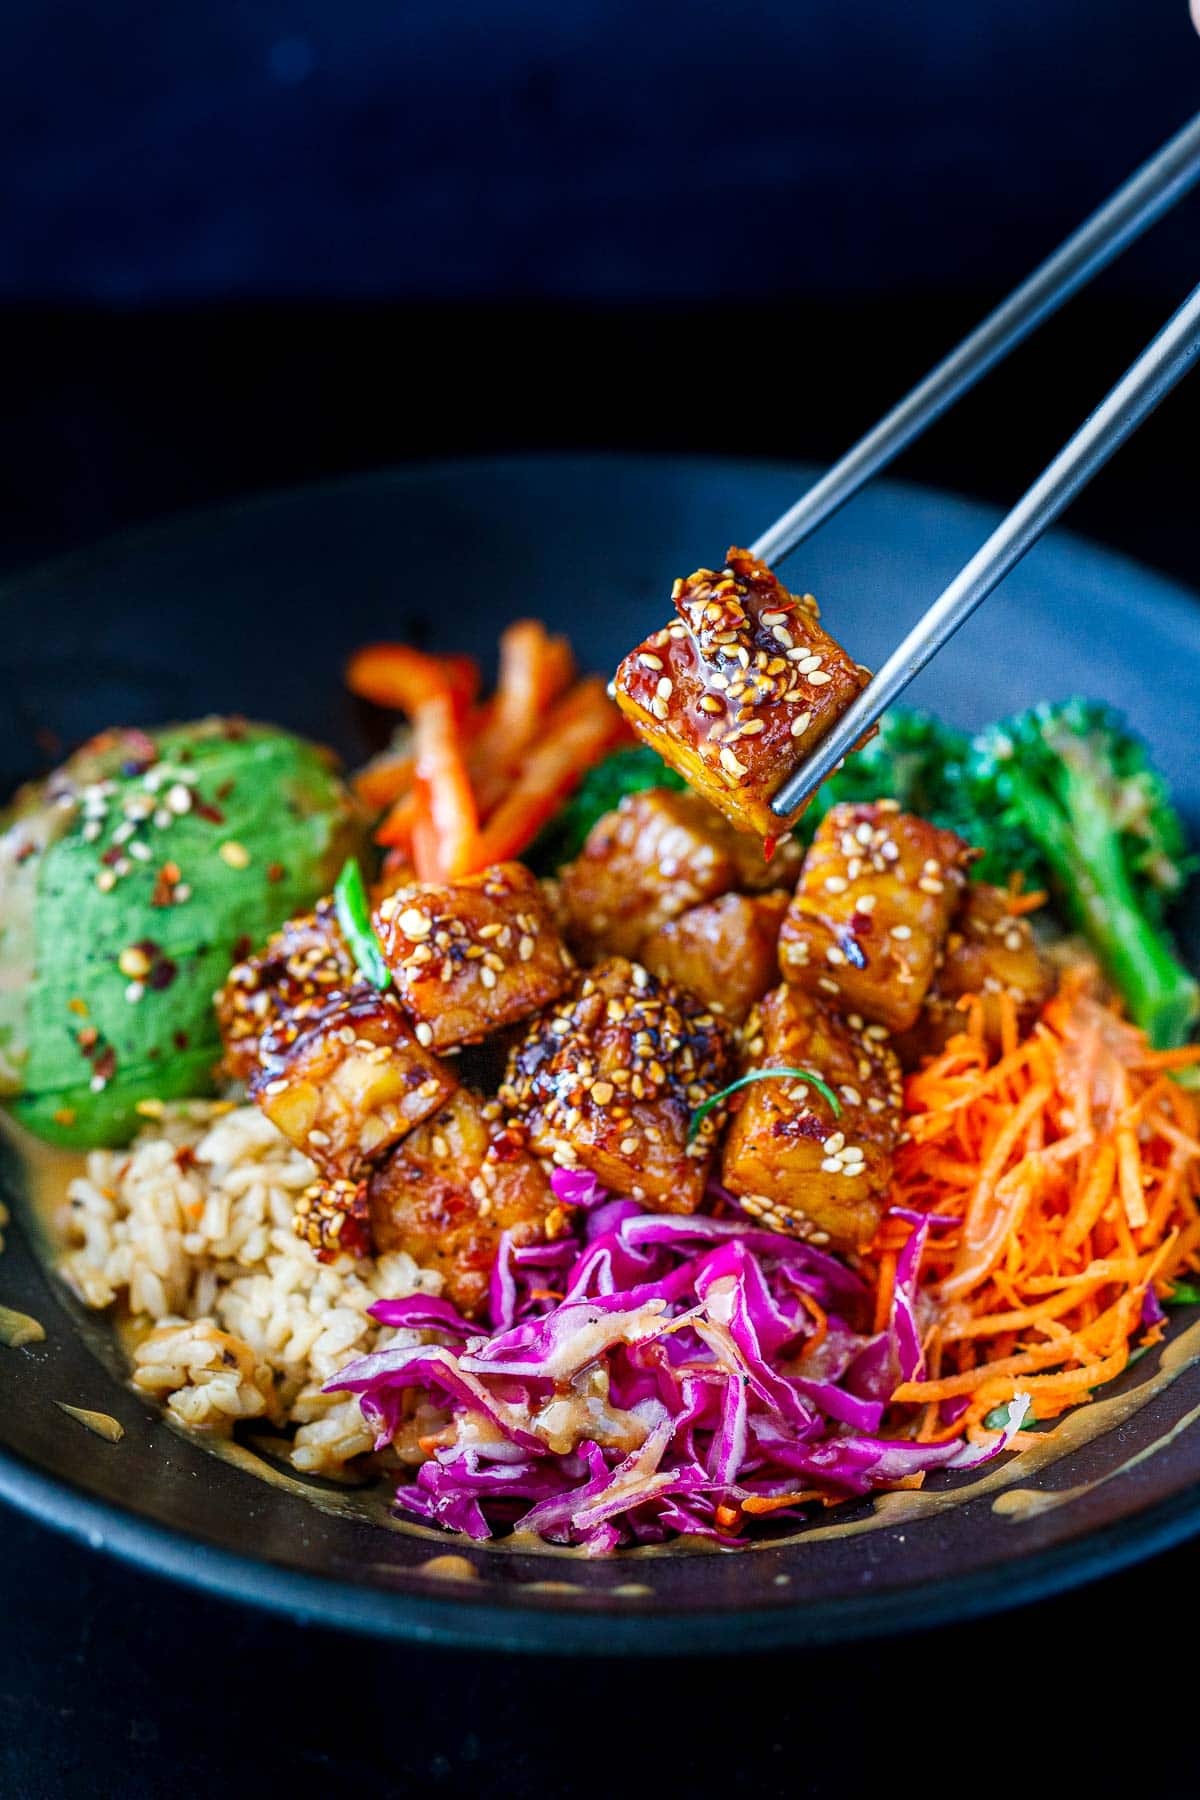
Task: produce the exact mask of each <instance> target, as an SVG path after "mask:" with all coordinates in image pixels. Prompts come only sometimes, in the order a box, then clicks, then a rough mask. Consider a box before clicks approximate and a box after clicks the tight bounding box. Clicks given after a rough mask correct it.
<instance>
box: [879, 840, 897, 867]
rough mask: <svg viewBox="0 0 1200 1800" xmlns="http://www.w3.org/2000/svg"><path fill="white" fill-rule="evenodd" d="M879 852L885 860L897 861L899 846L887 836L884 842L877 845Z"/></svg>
mask: <svg viewBox="0 0 1200 1800" xmlns="http://www.w3.org/2000/svg"><path fill="white" fill-rule="evenodd" d="M879 854H880V856H882V858H883V860H884V861H885V862H899V860H900V846H899V844H897V843H895V842H894V841H893V839H891V838H889V839H888V841H887V843H886V844H881V845H880V846H879Z"/></svg>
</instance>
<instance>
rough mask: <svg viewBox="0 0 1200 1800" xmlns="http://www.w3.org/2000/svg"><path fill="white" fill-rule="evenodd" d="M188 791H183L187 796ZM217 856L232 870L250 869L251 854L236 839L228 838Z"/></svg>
mask: <svg viewBox="0 0 1200 1800" xmlns="http://www.w3.org/2000/svg"><path fill="white" fill-rule="evenodd" d="M187 791H188V790H187V789H186V788H184V789H183V792H184V793H185V794H186V793H187ZM189 798H190V797H189ZM217 855H218V856H219V857H220V858H221V861H222V862H223V863H226V864H228V866H229V867H230V868H231V869H248V868H249V867H250V852H249V851H248V850H247V848H246V846H245V844H239V843H238V841H237V839H236V838H228V839H227V840H226V841H225V843H223V844H222V845H221V847H220V849H219V850H218V851H217Z"/></svg>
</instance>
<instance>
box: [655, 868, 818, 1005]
mask: <svg viewBox="0 0 1200 1800" xmlns="http://www.w3.org/2000/svg"><path fill="white" fill-rule="evenodd" d="M787 905H788V896H787V895H786V894H785V893H774V894H722V895H721V897H720V899H718V900H709V901H708V902H706V904H705V905H703V906H693V907H692V908H691V909H690V911H688V912H685V913H681V914H680V916H679V918H677V919H671V920H669V921H668V923H667V924H665V925H663V926H661V927H660V929H659V930H658V931H656V932H654V933H653V935H652V936H650V937H648V938H647V939H646V941H645V943H644V944H643V945H642V949H641V960H642V962H643V963H645V965H646V967H647V968H648V969H649V971H650V973H651V974H652V975H658V976H660V977H661V978H662V979H663V980H664V981H673V982H674V983H675V984H676V986H677V987H682V988H686V989H687V991H688V992H689V993H690V994H695V995H696V996H697V998H698V999H700V1000H703V1001H704V1003H705V1005H706V1006H708V1007H709V1008H710V1009H711V1010H712V1011H713V1012H715V1013H716V1014H717V1015H718V1017H719V1018H720V1019H722V1020H723V1021H724V1022H725V1023H726V1024H730V1025H740V1024H741V1023H742V1022H743V1020H744V1019H745V1017H746V1015H747V1013H748V1012H749V1011H750V1009H751V1007H752V1006H753V1005H754V1004H755V1002H756V1001H758V1000H761V999H762V997H763V995H764V994H765V993H766V992H767V991H768V990H769V989H770V988H773V987H774V986H775V983H776V982H777V981H778V979H779V960H778V944H779V927H780V925H781V923H782V921H783V915H784V913H785V912H786V911H787Z"/></svg>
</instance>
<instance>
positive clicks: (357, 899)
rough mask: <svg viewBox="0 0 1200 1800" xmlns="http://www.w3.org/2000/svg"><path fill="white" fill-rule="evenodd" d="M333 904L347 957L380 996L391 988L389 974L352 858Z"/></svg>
mask: <svg viewBox="0 0 1200 1800" xmlns="http://www.w3.org/2000/svg"><path fill="white" fill-rule="evenodd" d="M333 903H334V907H335V910H336V912H337V921H338V924H339V925H340V926H341V928H342V934H343V936H344V937H345V939H346V942H347V943H348V944H349V946H350V954H351V955H352V956H353V958H354V960H355V962H356V963H357V964H358V970H359V973H360V975H363V976H365V977H366V979H367V980H368V981H369V982H370V983H371V986H372V987H374V988H378V989H379V991H380V993H382V992H383V990H384V988H388V987H390V986H391V985H392V972H391V970H390V969H389V968H388V966H387V964H386V963H385V962H384V960H383V951H382V950H381V949H380V947H379V939H378V938H377V937H376V936H375V930H374V927H373V926H372V924H371V903H370V901H369V900H368V899H367V887H366V883H365V882H364V880H363V873H362V870H361V869H360V868H359V866H358V858H357V857H356V856H350V857H347V859H346V861H345V862H344V863H343V864H342V872H341V874H340V875H339V876H338V878H337V886H336V887H335V888H334V890H333Z"/></svg>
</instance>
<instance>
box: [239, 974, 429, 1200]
mask: <svg viewBox="0 0 1200 1800" xmlns="http://www.w3.org/2000/svg"><path fill="white" fill-rule="evenodd" d="M457 1086H458V1081H457V1078H456V1076H455V1075H454V1074H453V1073H452V1071H451V1070H450V1069H449V1068H448V1067H447V1065H446V1064H445V1063H443V1062H441V1061H440V1060H439V1059H438V1058H437V1057H436V1056H434V1055H432V1054H431V1053H430V1051H429V1050H427V1049H426V1048H425V1047H424V1046H423V1045H421V1044H420V1043H418V1042H417V1039H416V1037H415V1036H414V1034H413V1030H412V1027H411V1026H410V1025H409V1023H408V1021H407V1020H406V1019H405V1017H404V1014H403V1013H402V1012H401V1010H400V1008H399V1006H398V1005H397V1004H396V1001H395V999H394V998H393V997H392V995H391V994H377V993H376V992H375V990H374V989H373V988H363V989H361V990H358V991H356V992H355V993H354V994H352V995H350V996H349V997H347V998H343V997H341V996H335V997H334V998H333V999H332V1000H330V1001H329V1002H328V1003H327V1004H326V1005H325V1006H318V1007H314V1008H312V1009H311V1010H310V1011H308V1012H306V1013H304V1014H303V1015H301V1014H299V1013H292V1014H290V1015H288V1016H287V1017H286V1018H285V1019H283V1020H281V1021H280V1022H279V1024H277V1025H276V1026H275V1027H273V1028H272V1030H271V1031H269V1032H268V1033H267V1034H266V1036H265V1037H264V1039H263V1044H262V1051H261V1060H260V1063H259V1067H258V1069H257V1070H256V1072H255V1074H254V1077H253V1079H252V1080H251V1083H250V1092H251V1095H252V1097H253V1098H254V1099H255V1100H257V1101H258V1104H259V1105H260V1106H261V1107H262V1109H263V1111H264V1112H265V1113H266V1115H267V1117H268V1118H269V1119H270V1120H271V1121H272V1122H273V1123H274V1124H275V1125H277V1126H278V1127H279V1129H280V1131H282V1132H283V1134H284V1136H285V1137H287V1138H289V1139H290V1140H291V1142H292V1143H293V1144H295V1146H296V1148H297V1149H298V1150H303V1151H304V1153H305V1155H306V1156H311V1158H312V1160H313V1161H314V1162H315V1163H316V1165H317V1167H318V1168H319V1169H320V1170H321V1172H322V1174H324V1175H326V1176H329V1177H331V1178H333V1179H338V1180H348V1181H357V1180H358V1179H359V1178H360V1177H361V1175H362V1174H363V1172H364V1170H365V1169H366V1168H367V1166H368V1165H369V1164H370V1163H371V1162H373V1161H375V1160H377V1159H378V1158H379V1157H380V1156H382V1155H384V1154H385V1152H386V1151H388V1150H390V1149H391V1147H392V1145H393V1144H396V1143H398V1142H399V1140H400V1139H401V1138H402V1137H403V1136H404V1135H405V1133H406V1132H409V1131H411V1130H412V1129H413V1127H414V1125H419V1124H420V1123H421V1121H422V1119H427V1118H428V1117H429V1115H430V1113H433V1112H436V1111H437V1109H438V1107H439V1106H441V1105H442V1104H443V1103H444V1101H445V1100H446V1099H447V1098H448V1097H449V1095H450V1094H452V1093H453V1091H454V1089H455V1088H456V1087H457Z"/></svg>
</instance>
